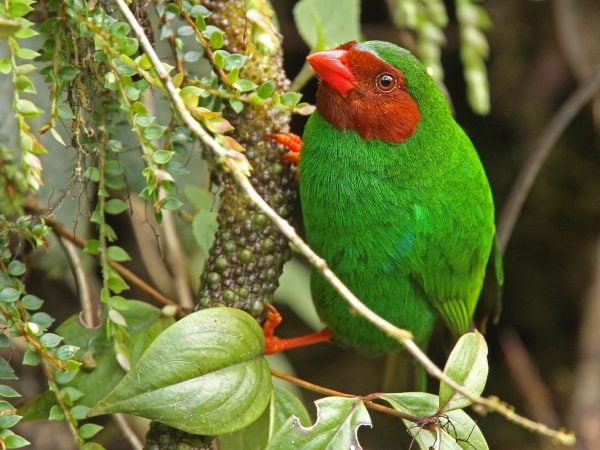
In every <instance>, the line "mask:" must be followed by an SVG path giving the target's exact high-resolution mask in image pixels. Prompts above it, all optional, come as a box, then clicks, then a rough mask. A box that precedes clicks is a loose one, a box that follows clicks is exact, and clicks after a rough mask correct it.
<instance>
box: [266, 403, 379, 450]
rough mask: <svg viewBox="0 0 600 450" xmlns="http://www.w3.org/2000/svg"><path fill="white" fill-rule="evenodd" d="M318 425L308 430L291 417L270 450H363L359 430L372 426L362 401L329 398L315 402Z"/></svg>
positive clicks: (272, 441) (268, 447) (280, 430)
mask: <svg viewBox="0 0 600 450" xmlns="http://www.w3.org/2000/svg"><path fill="white" fill-rule="evenodd" d="M315 405H317V421H316V422H315V424H314V425H312V426H311V427H308V428H306V427H305V426H303V425H302V423H301V422H300V420H299V419H298V418H297V417H294V416H292V417H290V418H289V419H287V420H286V422H285V423H284V424H283V426H282V427H281V428H280V429H279V431H277V432H276V433H275V436H273V439H272V440H271V441H270V442H269V445H268V446H267V450H289V449H292V448H293V449H302V450H326V449H327V450H333V449H346V448H348V449H350V448H351V449H355V450H360V449H361V448H362V447H361V446H360V443H359V442H358V428H359V427H361V426H363V425H367V426H369V427H370V426H371V418H370V417H369V413H368V412H367V408H365V405H364V404H363V402H362V400H360V399H359V398H346V397H326V398H322V399H319V400H317V401H316V402H315Z"/></svg>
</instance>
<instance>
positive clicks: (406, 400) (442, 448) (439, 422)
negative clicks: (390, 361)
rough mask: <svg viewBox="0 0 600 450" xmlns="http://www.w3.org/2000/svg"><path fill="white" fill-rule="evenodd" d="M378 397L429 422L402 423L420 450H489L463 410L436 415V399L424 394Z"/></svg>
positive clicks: (399, 409)
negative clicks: (433, 449) (432, 449)
mask: <svg viewBox="0 0 600 450" xmlns="http://www.w3.org/2000/svg"><path fill="white" fill-rule="evenodd" d="M381 398H382V399H383V400H385V401H387V402H388V403H389V404H390V405H391V406H392V407H393V408H394V409H396V410H398V411H400V412H403V413H405V414H411V415H413V416H417V417H423V418H428V417H430V418H431V419H429V420H427V421H426V420H423V421H422V422H421V423H414V422H411V421H409V420H402V422H404V425H405V426H406V428H407V430H408V432H409V434H410V435H411V436H412V437H413V438H414V440H415V442H417V444H419V448H421V449H422V450H429V449H431V448H435V449H439V450H461V449H463V450H473V449H477V450H488V445H487V442H486V440H485V438H484V437H483V434H482V433H481V430H480V429H479V427H478V426H477V424H476V423H475V422H474V421H473V419H471V418H470V417H469V415H468V414H467V413H466V412H464V411H463V410H454V411H449V412H446V413H439V412H438V407H439V398H438V396H437V395H434V394H429V393H426V392H402V393H399V394H384V395H382V396H381Z"/></svg>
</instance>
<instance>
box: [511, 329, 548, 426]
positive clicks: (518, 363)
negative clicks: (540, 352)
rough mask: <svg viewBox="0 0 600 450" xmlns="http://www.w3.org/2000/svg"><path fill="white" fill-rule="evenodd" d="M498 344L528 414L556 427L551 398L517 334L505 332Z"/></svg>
mask: <svg viewBox="0 0 600 450" xmlns="http://www.w3.org/2000/svg"><path fill="white" fill-rule="evenodd" d="M499 342H500V346H501V347H502V353H504V358H505V360H506V362H507V366H508V369H509V371H510V373H511V376H512V379H513V381H514V382H515V384H516V385H517V386H518V388H519V389H520V390H521V393H522V394H523V397H525V400H526V401H527V404H528V406H529V412H530V413H531V414H532V415H533V417H535V418H536V419H537V420H539V421H541V422H545V423H548V424H550V425H552V426H558V424H559V419H558V414H557V413H556V411H555V409H554V406H553V405H552V396H551V395H550V393H549V392H548V388H547V387H546V385H545V384H544V382H543V381H542V377H541V375H540V371H539V368H538V367H537V366H536V365H535V363H534V362H533V361H532V360H531V358H530V357H529V354H528V353H527V350H526V349H525V346H524V345H523V341H521V338H520V337H519V335H518V334H517V332H516V331H514V330H513V329H508V330H505V331H504V332H503V333H502V334H501V336H500V340H499Z"/></svg>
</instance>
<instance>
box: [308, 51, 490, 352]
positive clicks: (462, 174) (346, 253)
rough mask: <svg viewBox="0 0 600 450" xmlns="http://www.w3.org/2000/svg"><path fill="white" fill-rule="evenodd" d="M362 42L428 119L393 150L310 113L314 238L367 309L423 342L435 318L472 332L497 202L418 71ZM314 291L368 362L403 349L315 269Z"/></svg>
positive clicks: (332, 323)
mask: <svg viewBox="0 0 600 450" xmlns="http://www.w3.org/2000/svg"><path fill="white" fill-rule="evenodd" d="M359 45H360V46H363V47H364V48H368V49H369V50H371V51H374V52H375V53H376V54H377V55H379V57H381V58H382V59H384V60H385V61H387V62H388V63H390V64H391V65H393V66H394V67H396V68H397V69H399V70H401V71H402V72H403V74H404V76H405V78H406V82H407V85H408V88H409V93H410V94H411V95H412V97H413V98H414V99H415V100H416V101H417V104H418V105H419V110H420V112H421V121H420V122H419V125H418V127H417V130H416V132H415V133H414V134H413V135H412V136H411V137H410V138H408V139H407V140H406V141H404V142H402V143H397V144H390V143H386V142H383V141H381V140H369V141H365V140H363V139H362V138H361V137H360V136H359V135H358V134H357V133H356V132H355V131H352V130H346V131H341V130H339V129H337V128H335V127H334V126H333V125H332V124H330V123H328V122H327V121H326V120H325V119H324V118H323V117H322V116H321V115H319V113H318V112H315V113H313V115H312V116H311V117H310V119H309V121H308V123H307V125H306V128H305V131H304V136H303V141H304V145H303V148H302V156H301V158H300V164H299V175H300V198H301V202H302V210H303V215H304V224H305V229H306V237H307V240H308V243H309V244H310V245H311V246H312V247H313V248H314V250H316V251H317V253H319V254H320V255H321V256H323V257H324V258H325V260H326V261H327V262H328V264H329V265H330V267H331V268H332V270H333V271H334V272H335V273H336V274H337V275H338V276H339V277H340V278H341V279H342V281H344V283H346V284H347V285H348V287H349V288H350V289H351V290H352V291H353V292H354V293H355V294H356V295H357V296H358V297H359V298H360V299H361V300H362V301H363V302H365V304H366V305H367V306H369V308H371V309H372V310H373V311H375V312H376V313H378V314H379V315H381V316H383V317H384V318H386V319H387V320H389V321H390V322H392V323H394V324H395V325H397V326H399V327H401V328H406V329H408V330H410V331H411V332H412V333H413V334H414V336H415V339H416V340H417V342H418V343H420V344H421V345H426V343H427V341H428V339H429V336H430V334H431V331H432V329H433V326H434V323H435V320H436V317H437V316H441V317H442V319H443V320H444V322H445V323H446V325H447V326H448V328H450V329H451V330H452V331H453V332H454V333H455V334H456V335H459V334H462V333H464V332H466V331H467V330H468V327H469V325H470V323H471V320H472V317H473V313H474V310H475V306H476V304H477V299H478V296H479V293H480V290H481V286H482V282H483V277H484V273H485V266H486V263H487V261H488V258H489V255H490V248H491V245H492V240H493V235H494V219H493V216H494V212H493V211H494V209H493V202H492V195H491V191H490V187H489V184H488V181H487V178H486V176H485V173H484V170H483V168H482V166H481V163H480V161H479V158H478V156H477V153H476V151H475V149H474V147H473V145H472V143H471V141H470V140H469V138H468V137H467V136H466V134H465V133H464V132H463V130H462V129H461V128H460V126H458V125H457V123H456V122H455V120H454V118H453V117H452V114H451V112H450V108H449V107H448V103H447V101H446V99H445V98H444V96H443V95H442V94H441V92H440V91H439V90H438V89H437V87H436V86H435V84H434V82H433V81H432V79H431V78H430V77H429V76H428V75H427V73H426V71H425V69H424V67H423V66H422V64H421V63H420V62H419V61H418V60H417V59H416V58H415V57H414V56H412V55H411V54H410V53H409V52H408V51H407V50H404V49H401V48H399V47H397V46H395V45H393V44H389V43H385V42H376V41H371V42H366V43H362V44H359ZM381 120H393V118H389V117H382V118H381ZM311 289H312V295H313V301H314V303H315V306H316V308H317V311H318V312H319V314H320V316H321V318H322V319H323V321H324V322H325V323H326V324H327V325H328V326H329V327H330V328H331V330H332V331H333V333H334V337H335V339H336V340H337V341H339V342H341V343H344V344H347V345H350V346H353V347H356V348H358V349H359V350H361V351H363V352H365V353H369V354H379V353H383V352H387V351H390V350H392V349H394V348H397V347H398V345H399V344H398V343H396V342H394V341H393V340H392V339H391V338H389V337H387V336H386V335H385V334H384V333H383V332H381V331H380V330H378V329H377V328H375V327H374V326H373V325H371V324H370V323H368V322H367V321H366V320H365V319H363V318H361V317H358V316H357V315H356V314H355V313H353V312H352V311H351V310H350V309H349V307H348V305H347V303H346V302H344V301H343V300H342V299H341V298H340V297H339V296H338V294H337V293H336V292H335V291H334V290H333V288H331V287H330V286H329V284H328V283H327V282H326V281H325V280H324V279H322V277H321V276H320V275H318V274H317V273H315V274H313V277H312V280H311Z"/></svg>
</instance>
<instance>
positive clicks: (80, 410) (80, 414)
mask: <svg viewBox="0 0 600 450" xmlns="http://www.w3.org/2000/svg"><path fill="white" fill-rule="evenodd" d="M89 411H90V407H89V406H85V405H76V406H73V407H72V408H71V414H72V415H73V418H74V419H76V420H83V419H85V418H86V417H87V415H88V412H89Z"/></svg>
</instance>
